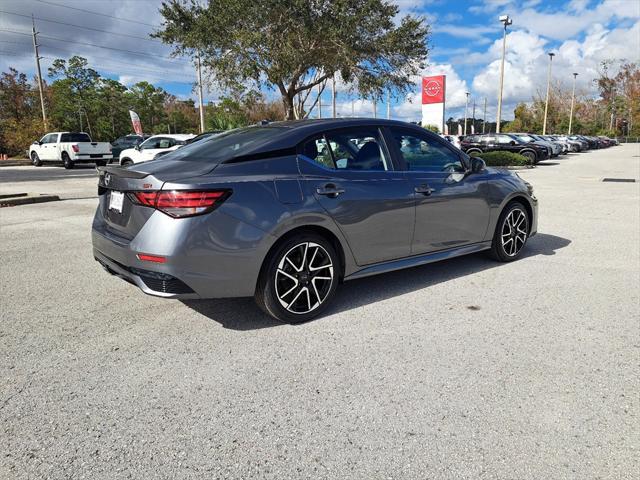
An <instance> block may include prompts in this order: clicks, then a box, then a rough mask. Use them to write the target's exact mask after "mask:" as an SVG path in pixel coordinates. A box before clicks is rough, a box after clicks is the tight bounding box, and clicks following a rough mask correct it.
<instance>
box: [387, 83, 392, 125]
mask: <svg viewBox="0 0 640 480" xmlns="http://www.w3.org/2000/svg"><path fill="white" fill-rule="evenodd" d="M390 119H391V90H387V120H390Z"/></svg>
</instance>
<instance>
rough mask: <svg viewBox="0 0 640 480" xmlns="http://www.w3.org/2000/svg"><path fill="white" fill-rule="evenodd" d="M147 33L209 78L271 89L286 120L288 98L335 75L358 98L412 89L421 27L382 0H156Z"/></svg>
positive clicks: (422, 53) (292, 112)
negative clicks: (155, 25) (153, 26)
mask: <svg viewBox="0 0 640 480" xmlns="http://www.w3.org/2000/svg"><path fill="white" fill-rule="evenodd" d="M160 12H161V13H162V16H163V17H164V20H165V21H164V24H163V27H162V28H161V29H160V30H158V31H157V32H156V33H155V35H156V36H157V37H159V38H161V39H162V40H163V41H164V42H166V43H169V44H172V45H173V46H174V48H175V53H181V54H188V55H190V56H195V55H196V54H199V55H200V57H201V59H202V62H203V64H204V65H205V66H206V67H208V68H209V69H210V70H211V72H212V73H213V75H214V76H215V79H216V81H217V82H219V83H220V84H221V85H222V86H223V87H234V86H235V87H237V86H238V85H242V84H246V83H247V82H253V84H254V85H255V86H256V87H258V88H260V87H261V86H267V87H269V88H273V89H275V90H276V91H278V92H279V93H280V95H281V98H282V104H283V107H284V111H285V116H286V118H287V119H292V118H294V117H295V116H296V114H297V115H298V116H300V115H302V114H304V111H303V109H296V108H295V107H296V106H295V99H296V97H297V96H299V95H306V94H308V93H309V91H310V89H312V88H313V87H314V86H316V85H320V84H323V83H324V82H326V81H327V79H329V78H331V77H333V76H334V75H335V74H339V76H340V77H341V78H342V80H343V81H344V82H347V83H350V84H352V85H354V88H355V89H356V90H357V91H358V92H359V94H360V95H362V96H364V97H380V96H382V95H383V94H384V92H385V91H386V90H392V91H394V92H395V93H396V94H400V93H404V92H406V91H407V90H408V89H409V88H410V87H412V86H413V83H414V81H413V78H412V77H413V76H414V75H416V74H418V72H419V71H420V69H421V68H423V67H424V66H425V62H426V59H427V53H428V47H427V40H428V37H429V26H428V25H427V24H426V23H425V21H424V19H422V18H418V17H414V16H411V15H407V16H405V17H403V18H401V19H396V16H397V14H398V7H397V6H396V5H394V4H392V3H390V2H388V1H386V0H288V1H286V2H284V1H281V0H264V1H258V2H256V1H255V0H216V1H210V2H209V3H208V5H206V6H203V5H201V4H199V3H198V2H195V1H193V0H192V1H191V2H190V3H188V4H187V3H183V2H181V1H179V0H168V1H166V2H163V4H162V7H161V9H160Z"/></svg>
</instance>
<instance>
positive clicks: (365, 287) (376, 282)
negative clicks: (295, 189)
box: [182, 233, 571, 330]
mask: <svg viewBox="0 0 640 480" xmlns="http://www.w3.org/2000/svg"><path fill="white" fill-rule="evenodd" d="M570 243H571V240H569V239H566V238H562V237H558V236H555V235H549V234H546V233H538V234H537V235H536V236H534V237H533V238H531V239H530V240H529V242H528V244H527V248H526V250H525V251H524V253H523V255H522V257H521V258H527V257H534V256H536V255H555V253H556V251H557V250H560V249H561V248H564V247H566V246H567V245H569V244H570ZM501 265H504V264H503V263H500V262H496V261H494V260H492V259H490V258H489V257H488V256H487V255H486V252H481V253H476V254H473V255H466V256H463V257H458V258H453V259H451V260H445V261H441V262H436V263H431V264H428V265H422V266H419V267H413V268H408V269H405V270H399V271H396V272H390V273H385V274H382V275H377V276H373V277H368V278H363V279H360V280H353V281H350V282H346V283H344V284H343V285H341V286H340V287H339V288H338V292H337V295H336V298H335V299H334V302H333V305H332V306H331V307H330V308H329V309H328V310H327V312H326V314H325V315H331V314H334V313H339V312H343V311H345V310H351V309H353V308H357V307H361V306H363V305H367V304H370V303H374V302H378V301H381V300H386V299H388V298H392V297H396V296H398V295H403V294H405V293H409V292H413V291H415V290H420V289H423V288H427V287H430V286H432V285H436V284H438V283H442V282H446V281H449V280H453V279H455V278H458V277H463V276H465V275H470V274H473V273H476V272H481V271H483V270H486V269H489V268H496V267H499V266H501ZM182 303H184V305H186V306H187V307H189V308H191V309H193V310H195V311H196V312H198V313H200V314H202V315H204V316H206V317H208V318H210V319H211V320H214V321H216V322H219V323H220V324H222V326H223V327H225V328H229V329H232V330H255V329H260V328H268V327H275V326H279V325H283V324H282V323H281V322H278V321H277V320H274V319H273V318H271V317H270V316H268V315H266V314H264V313H263V312H262V311H261V310H260V309H259V308H258V307H257V306H256V304H255V302H254V301H253V299H252V298H228V299H227V298H225V299H216V300H184V301H183V302H182Z"/></svg>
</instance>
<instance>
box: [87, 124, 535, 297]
mask: <svg viewBox="0 0 640 480" xmlns="http://www.w3.org/2000/svg"><path fill="white" fill-rule="evenodd" d="M354 124H355V125H377V126H382V127H383V126H389V125H391V126H394V125H401V126H402V127H403V128H414V129H417V131H420V132H424V130H423V129H419V127H414V126H408V125H407V124H405V123H402V122H392V121H381V120H357V121H356V120H351V121H346V120H335V121H324V122H322V121H310V122H303V123H300V124H296V122H292V123H290V124H286V125H292V126H291V127H287V128H286V129H283V130H284V133H283V134H279V135H274V143H273V144H271V145H270V146H262V147H261V148H262V150H263V151H265V152H268V151H270V150H269V149H271V151H283V152H284V151H286V150H287V149H291V148H295V147H296V145H298V144H299V143H300V142H302V141H304V140H305V139H306V138H308V137H310V136H312V135H314V134H317V133H318V132H322V131H324V130H328V129H330V128H334V129H335V128H336V126H338V127H339V126H342V125H344V126H352V125H354ZM258 128H259V127H258ZM285 133H286V135H285ZM439 141H441V142H443V143H447V144H448V142H444V141H442V140H439ZM452 148H453V147H452ZM456 151H457V150H456ZM457 152H459V151H457ZM252 153H253V154H255V153H256V152H252ZM257 153H258V158H251V159H250V160H246V161H236V160H235V159H230V161H229V162H228V163H225V162H223V163H221V164H219V165H215V164H207V163H200V162H188V161H184V160H176V159H173V157H172V156H171V155H167V156H166V157H163V158H161V159H158V160H154V161H150V162H145V163H141V164H137V165H134V166H132V167H128V168H121V167H106V168H103V169H100V170H101V174H100V189H99V191H100V193H101V194H100V204H99V206H98V209H97V211H96V215H95V218H94V222H93V235H92V238H93V246H94V255H95V257H96V258H97V259H98V260H99V261H100V262H101V263H102V264H103V265H106V266H108V268H109V269H110V270H111V271H112V273H116V274H118V275H120V276H122V277H123V278H126V279H128V280H129V281H131V282H133V283H135V284H136V285H138V286H139V287H140V288H141V289H142V290H143V291H144V292H145V293H149V294H154V295H159V296H163V297H172V298H219V297H234V296H251V295H253V294H254V292H255V288H256V283H257V280H258V277H259V275H260V271H261V268H262V265H263V262H264V260H265V258H266V257H267V255H268V253H269V251H270V249H271V248H272V247H274V245H276V243H277V242H278V241H279V240H280V239H282V238H283V237H284V236H286V235H287V234H289V233H290V232H292V231H293V230H296V229H299V228H313V229H315V230H316V231H318V232H320V233H321V234H323V235H326V236H327V237H330V238H331V239H332V241H334V242H335V244H336V246H337V247H338V249H339V250H341V254H342V255H341V256H342V258H343V263H344V265H343V277H344V279H345V280H350V279H352V278H359V277H362V276H367V275H373V274H376V273H381V272H384V271H390V270H394V269H398V268H406V267H409V266H414V265H421V264H424V263H429V262H431V261H438V260H442V259H446V258H451V257H454V256H459V255H464V254H467V253H471V252H475V251H479V250H483V249H487V248H490V245H491V238H492V236H493V232H494V230H495V225H496V223H497V221H498V217H499V215H500V212H501V211H502V209H503V208H504V206H505V205H506V204H507V203H508V202H509V201H510V200H511V199H513V198H517V199H518V200H519V201H522V202H523V203H526V205H527V206H528V208H529V209H530V211H531V212H532V214H533V215H532V222H531V223H532V228H531V234H532V235H533V234H535V231H536V227H537V221H536V218H537V201H536V200H535V198H534V197H531V196H530V195H529V193H528V191H527V187H526V184H525V183H524V182H523V181H522V180H521V179H520V178H519V177H517V176H515V175H513V174H511V173H510V172H508V171H501V170H494V169H490V168H487V169H486V171H484V172H481V173H466V174H462V173H460V174H454V175H455V178H450V177H452V175H439V174H426V173H421V172H410V171H399V169H398V165H397V164H395V168H396V171H379V172H373V171H336V170H332V169H328V168H324V167H322V166H320V165H319V164H316V163H315V162H312V161H309V160H308V159H307V158H306V157H304V156H299V155H296V154H295V152H292V151H288V152H287V153H286V154H283V155H281V156H278V155H270V156H269V155H266V154H265V156H267V157H269V158H260V152H257ZM459 154H460V155H461V158H463V160H464V154H462V152H459ZM464 161H465V162H466V161H467V160H464ZM105 176H107V177H109V178H108V180H109V182H108V184H107V182H106V179H105ZM425 181H426V182H428V183H429V184H430V185H432V186H433V188H434V192H433V194H432V195H431V196H428V197H425V196H424V195H421V194H419V193H416V192H415V191H414V187H415V186H416V185H420V184H422V183H425ZM328 183H331V184H337V186H340V187H342V188H343V189H344V193H343V194H341V195H339V196H337V197H336V198H330V197H327V196H321V195H318V194H317V188H320V187H322V186H324V185H326V184H328ZM160 189H162V190H215V189H229V190H231V191H232V194H231V196H230V197H229V198H228V199H227V200H226V201H224V203H222V204H221V205H220V206H219V207H218V208H217V209H216V210H214V211H213V212H211V213H208V214H205V215H200V216H194V217H188V218H172V217H170V216H168V215H166V214H165V213H163V212H161V211H159V210H155V209H153V208H149V207H145V206H141V205H136V204H134V203H132V202H131V201H130V200H129V199H128V198H127V197H125V203H124V206H123V212H122V214H115V213H114V212H111V211H109V209H108V208H107V204H108V201H109V197H110V195H111V192H112V191H113V190H117V191H124V192H131V191H140V190H160ZM139 253H144V254H152V255H160V256H163V257H165V258H166V263H161V264H152V263H149V262H143V261H141V260H139V259H138V257H137V256H136V255H137V254H139ZM135 269H144V270H151V271H154V272H159V273H162V274H167V275H171V276H172V277H175V278H177V279H179V280H180V281H182V282H184V284H186V285H187V286H188V287H189V288H190V289H191V290H193V292H190V293H186V294H185V293H177V294H172V293H165V292H158V291H154V290H152V289H150V288H148V287H147V286H146V285H145V283H144V282H143V281H142V280H141V278H140V277H139V276H137V275H136V274H135ZM132 270H133V272H132Z"/></svg>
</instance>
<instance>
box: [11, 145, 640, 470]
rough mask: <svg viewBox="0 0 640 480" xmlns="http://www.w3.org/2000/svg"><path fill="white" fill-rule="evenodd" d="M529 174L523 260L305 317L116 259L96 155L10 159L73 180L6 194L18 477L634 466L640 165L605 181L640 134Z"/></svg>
mask: <svg viewBox="0 0 640 480" xmlns="http://www.w3.org/2000/svg"><path fill="white" fill-rule="evenodd" d="M77 172H82V173H77ZM521 176H523V177H525V178H526V179H527V180H529V181H530V182H531V183H532V184H533V185H534V187H535V190H536V195H537V197H538V198H539V200H540V218H539V232H540V233H539V234H538V235H537V236H536V237H534V238H532V239H531V241H530V243H529V246H528V250H527V253H526V256H525V258H523V259H521V260H519V261H517V262H514V263H511V264H497V263H494V262H492V261H491V260H489V259H488V258H486V257H485V255H482V254H479V255H473V256H469V257H465V258H459V259H455V260H451V261H447V262H442V263H438V264H432V265H427V266H424V267H419V268H414V269H411V270H405V271H401V272H396V273H391V274H386V275H382V276H378V277H372V278H367V279H363V280H357V281H353V282H349V283H347V284H345V285H343V286H342V288H341V290H340V291H339V293H338V298H337V301H336V302H335V304H334V306H333V307H332V309H331V310H330V311H329V314H328V315H326V316H325V317H323V318H320V319H317V320H315V321H312V322H310V323H307V324H303V325H297V326H291V325H282V324H278V323H275V322H274V321H272V320H271V319H269V318H268V317H266V316H264V315H263V314H261V313H260V312H259V311H258V310H257V308H256V307H255V306H254V303H253V300H252V299H228V300H216V301H191V302H188V303H182V302H179V301H174V300H169V301H168V300H161V299H158V298H153V297H148V296H145V295H144V294H142V293H141V292H140V291H138V290H137V289H136V288H134V287H132V286H131V285H129V284H127V283H125V282H123V281H122V280H119V279H117V278H114V277H110V276H108V275H107V274H106V273H104V272H103V270H102V269H101V268H100V267H99V265H98V264H97V263H96V262H94V260H93V257H92V253H91V238H90V227H91V218H92V215H93V211H94V208H95V205H96V203H97V200H96V198H95V196H96V185H95V182H96V178H95V172H93V170H91V168H87V169H85V170H74V171H72V172H67V171H65V170H64V169H62V168H60V167H41V168H39V169H36V168H35V167H15V168H12V167H5V168H2V169H0V193H9V192H18V191H25V192H26V191H35V192H40V193H54V194H59V195H60V196H61V197H62V198H63V199H64V200H63V201H60V202H52V203H44V204H38V205H26V206H20V207H12V208H3V209H0V242H1V245H2V254H1V260H0V269H1V272H0V281H1V284H0V288H1V290H0V292H1V293H0V295H1V299H0V300H1V307H0V308H1V310H0V316H1V322H0V372H1V375H0V422H1V426H0V452H1V453H0V478H7V479H9V478H19V479H22V478H25V479H26V478H47V479H63V478H90V479H102V478H109V479H111V478H136V479H150V478H175V479H183V478H225V479H227V478H228V479H248V478H256V479H257V478H268V479H302V478H313V479H323V478H326V479H338V478H356V479H418V478H419V479H427V478H447V479H448V478H451V479H478V478H487V479H565V478H566V479H596V478H598V479H629V478H634V477H635V478H637V475H638V472H639V471H640V455H639V454H638V448H639V446H640V443H639V440H640V434H639V425H640V421H639V418H638V417H639V414H640V409H639V394H638V392H639V391H640V376H639V369H638V367H639V362H638V360H639V358H640V288H639V287H640V183H603V182H601V179H602V178H603V177H614V178H635V179H636V180H640V145H622V146H619V147H613V148H610V149H607V150H602V151H591V152H587V153H584V154H574V155H570V156H567V157H564V158H560V159H554V160H552V161H548V162H544V163H542V164H540V166H538V167H537V168H535V169H531V170H526V171H523V172H521ZM634 472H635V473H634Z"/></svg>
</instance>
